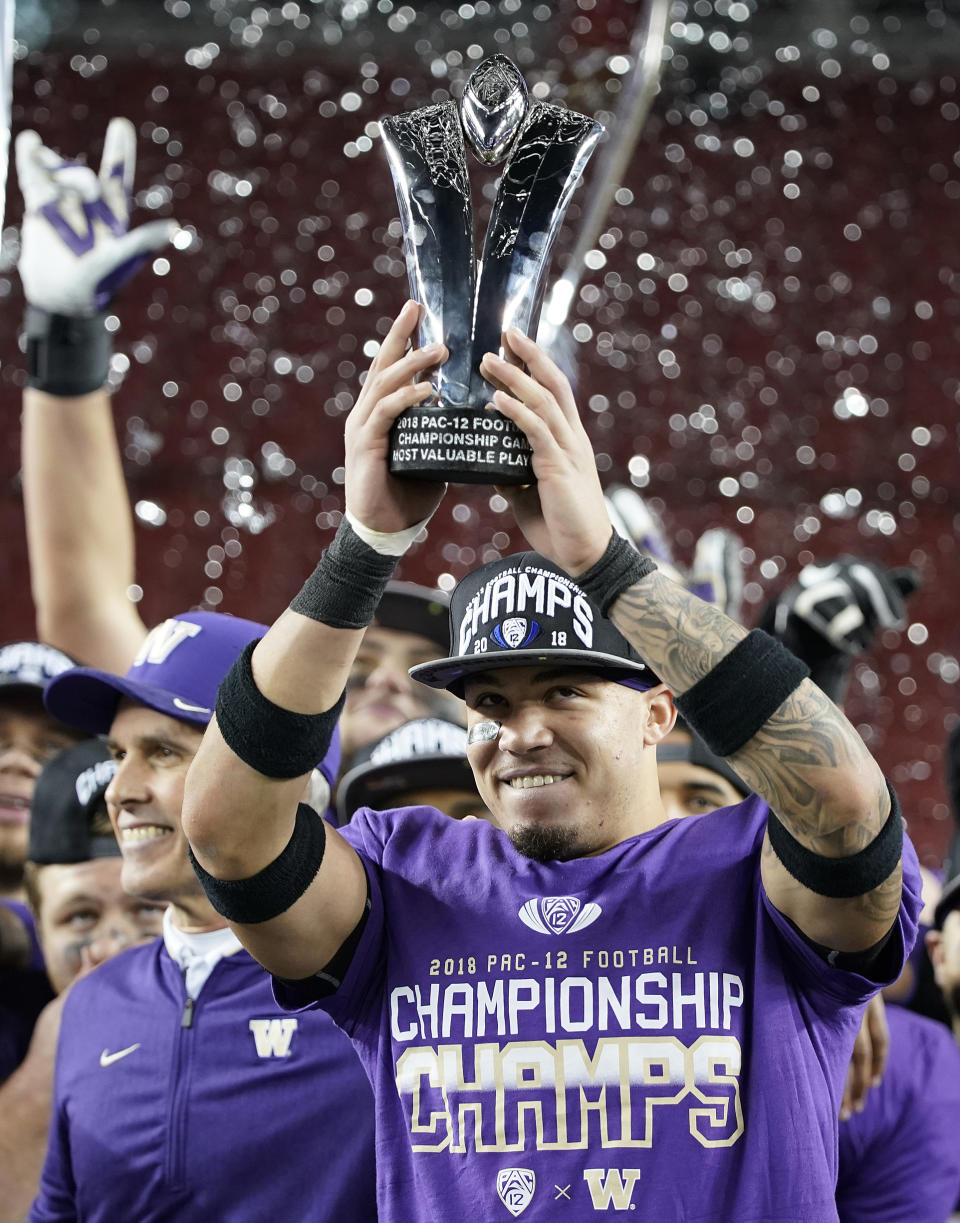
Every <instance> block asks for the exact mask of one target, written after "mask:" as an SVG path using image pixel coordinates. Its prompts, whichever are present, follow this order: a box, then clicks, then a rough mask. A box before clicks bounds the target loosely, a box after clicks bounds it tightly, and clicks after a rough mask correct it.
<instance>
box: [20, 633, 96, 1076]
mask: <svg viewBox="0 0 960 1223" xmlns="http://www.w3.org/2000/svg"><path fill="white" fill-rule="evenodd" d="M72 666H73V662H72V660H71V659H69V658H67V657H66V655H65V654H61V653H60V651H59V650H54V649H52V648H51V647H50V646H48V645H43V644H41V643H40V642H38V641H14V642H9V643H8V644H6V645H2V646H0V1083H2V1082H3V1080H4V1079H5V1078H6V1077H7V1076H8V1075H9V1074H10V1073H11V1071H13V1069H14V1068H15V1067H16V1066H17V1065H19V1063H20V1062H21V1060H22V1059H23V1057H24V1055H25V1054H26V1052H27V1047H28V1045H29V1043H30V1034H31V1033H32V1031H33V1026H34V1024H35V1023H36V1020H37V1016H38V1015H39V1014H40V1012H41V1011H42V1010H43V1008H44V1007H45V1006H46V1005H47V1003H48V1002H49V1001H50V999H51V998H52V997H53V994H52V993H51V992H50V985H49V982H48V981H47V975H46V973H45V971H44V966H43V955H42V953H41V951H40V944H39V942H38V940H37V934H36V928H35V923H34V919H33V914H32V913H31V911H30V907H29V906H28V905H27V904H26V893H25V891H24V886H23V866H24V861H25V859H26V856H27V838H28V835H29V824H30V804H31V801H32V799H33V790H34V786H35V785H36V781H37V777H38V776H39V774H40V770H41V768H42V767H43V765H44V763H45V762H46V761H48V760H49V759H50V758H51V757H52V756H54V755H55V754H56V753H57V752H59V751H61V750H62V749H63V748H65V747H69V746H70V744H72V743H76V742H77V740H78V738H80V737H82V736H79V735H78V734H77V732H76V731H75V730H74V729H73V728H72V727H68V726H64V725H63V724H62V723H60V722H58V721H57V720H56V719H55V718H53V717H51V715H50V714H48V713H47V711H46V710H45V709H44V707H43V689H44V685H45V684H46V683H47V682H48V681H49V680H50V679H51V678H52V677H53V676H54V675H57V674H59V673H60V672H61V671H64V670H66V669H67V668H68V667H72Z"/></svg>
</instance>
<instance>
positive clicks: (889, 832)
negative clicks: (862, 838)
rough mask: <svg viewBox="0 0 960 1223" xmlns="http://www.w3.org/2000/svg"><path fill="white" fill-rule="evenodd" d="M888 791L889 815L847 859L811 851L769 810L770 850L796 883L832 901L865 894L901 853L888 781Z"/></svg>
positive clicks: (900, 836) (896, 813)
mask: <svg viewBox="0 0 960 1223" xmlns="http://www.w3.org/2000/svg"><path fill="white" fill-rule="evenodd" d="M887 790H888V791H889V792H890V815H889V816H888V817H887V820H886V823H885V824H884V825H883V827H882V828H881V829H880V831H879V832H878V833H877V835H876V836H875V837H874V838H873V840H872V841H871V842H870V844H869V845H867V846H866V848H864V849H861V850H859V851H858V852H857V853H855V854H851V855H850V856H849V857H847V858H828V857H826V856H825V855H823V854H817V853H814V852H813V850H812V849H808V848H807V847H806V845H803V844H801V842H800V841H798V840H797V839H796V837H795V836H794V835H793V834H792V833H791V832H789V831H788V830H787V829H786V828H785V827H784V825H783V824H782V823H781V821H780V820H779V819H778V818H777V816H776V815H775V814H774V812H772V811H771V812H770V816H769V818H768V819H767V834H768V835H769V837H770V844H771V845H772V846H773V852H774V853H775V854H776V855H777V857H778V858H779V859H780V861H781V862H782V863H783V865H784V867H785V868H786V870H788V871H789V872H790V874H791V875H792V876H793V877H794V879H796V880H797V882H798V883H802V884H803V886H804V887H805V888H809V889H810V891H811V892H816V893H817V895H818V896H829V897H831V898H833V899H834V900H844V899H849V898H850V897H851V896H865V895H866V894H867V892H872V891H873V889H874V888H877V887H879V886H880V884H881V883H883V881H884V880H885V879H887V878H889V876H890V873H891V872H892V871H893V870H894V868H895V867H896V865H897V863H898V862H899V861H900V856H901V854H902V853H903V820H902V818H901V815H900V802H899V800H898V799H897V795H896V792H895V791H894V789H893V786H891V785H890V783H889V782H887Z"/></svg>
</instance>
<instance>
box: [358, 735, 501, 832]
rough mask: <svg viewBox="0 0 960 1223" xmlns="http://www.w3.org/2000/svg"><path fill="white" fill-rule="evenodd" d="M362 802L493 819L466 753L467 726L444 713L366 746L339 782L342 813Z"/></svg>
mask: <svg viewBox="0 0 960 1223" xmlns="http://www.w3.org/2000/svg"><path fill="white" fill-rule="evenodd" d="M360 807H373V808H376V809H377V810H383V809H384V808H386V807H434V808H436V810H437V811H442V812H443V814H444V815H449V816H450V818H451V819H454V820H463V819H489V818H490V812H489V811H488V810H487V809H486V807H485V806H484V805H483V800H482V799H481V798H480V794H479V792H478V791H477V783H476V780H475V778H474V776H473V770H472V769H471V768H470V762H469V760H468V759H467V732H466V731H465V730H464V728H463V727H462V726H459V725H458V724H457V723H456V722H445V721H443V719H442V718H417V719H415V720H414V721H413V722H406V723H404V725H403V726H400V727H398V729H397V730H394V731H391V732H390V734H389V735H384V737H383V738H382V739H378V740H377V742H376V743H374V744H373V745H372V746H371V747H366V748H361V750H360V751H359V752H357V753H356V755H355V756H354V758H353V760H352V761H351V762H350V764H349V765H348V766H347V767H346V768H345V769H344V770H343V774H342V776H341V778H340V784H339V785H338V786H337V815H338V817H339V822H340V823H341V824H348V823H349V822H350V817H351V816H352V815H353V813H354V811H357V810H358V809H359V808H360Z"/></svg>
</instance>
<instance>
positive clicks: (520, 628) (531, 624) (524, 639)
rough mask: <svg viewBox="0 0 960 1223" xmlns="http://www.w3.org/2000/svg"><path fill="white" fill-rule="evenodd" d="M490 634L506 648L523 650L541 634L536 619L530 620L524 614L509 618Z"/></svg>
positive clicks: (498, 643)
mask: <svg viewBox="0 0 960 1223" xmlns="http://www.w3.org/2000/svg"><path fill="white" fill-rule="evenodd" d="M490 636H491V637H492V638H493V640H494V641H495V642H496V643H497V645H499V646H503V648H504V649H505V650H522V649H523V647H524V646H527V645H529V644H530V642H531V641H536V639H537V638H538V637H539V636H540V625H539V624H537V622H536V620H529V621H528V620H525V619H524V618H523V616H511V617H510V619H509V620H504V621H503V622H502V623H500V624H498V625H497V627H496V628H495V629H494V630H493V632H492V633H491V634H490Z"/></svg>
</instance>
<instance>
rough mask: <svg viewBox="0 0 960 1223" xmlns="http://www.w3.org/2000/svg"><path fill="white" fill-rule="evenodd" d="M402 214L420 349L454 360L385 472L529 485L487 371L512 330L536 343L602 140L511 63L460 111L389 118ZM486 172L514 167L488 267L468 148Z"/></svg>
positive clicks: (526, 457) (525, 461)
mask: <svg viewBox="0 0 960 1223" xmlns="http://www.w3.org/2000/svg"><path fill="white" fill-rule="evenodd" d="M380 130H381V133H382V135H383V141H384V144H385V146H386V149H387V155H388V157H389V159H390V168H391V170H392V172H393V181H394V186H395V187H396V191H397V200H398V203H399V205H400V219H401V223H402V226H403V242H404V252H405V255H406V260H407V272H408V274H409V277H410V291H411V295H412V296H413V297H414V298H415V300H416V301H418V302H419V303H420V304H421V305H422V306H423V307H424V309H423V311H422V318H421V322H420V332H419V342H420V344H421V346H423V345H426V344H430V343H433V342H434V341H437V340H439V341H442V342H443V343H444V344H446V346H447V348H448V349H449V352H450V357H449V360H448V361H447V362H446V363H445V364H444V365H442V366H440V367H439V368H438V369H437V370H436V372H435V374H434V376H433V379H432V383H433V388H434V396H433V398H432V399H431V400H430V401H429V402H427V403H425V404H422V405H420V406H418V407H415V408H411V409H409V410H408V411H406V412H404V413H403V415H402V416H401V417H400V418H399V419H398V421H397V423H396V425H395V426H394V429H393V432H392V434H391V439H390V470H391V471H392V472H394V473H395V474H396V475H402V476H408V477H410V478H415V479H423V480H436V481H449V482H451V483H455V484H529V483H530V482H531V481H532V480H533V473H532V470H531V465H530V446H529V443H528V442H527V439H526V437H525V436H524V435H523V433H521V432H520V430H518V429H517V428H516V426H515V425H514V424H513V423H512V422H511V421H509V420H507V418H506V417H504V416H502V415H501V414H500V413H499V412H496V411H494V410H492V409H489V408H488V407H487V404H489V403H490V400H491V397H492V395H493V389H494V388H493V387H492V386H490V384H489V383H488V382H487V381H486V380H485V379H484V378H483V377H482V376H481V375H480V371H479V364H480V360H481V358H482V357H483V354H484V353H486V352H500V353H502V347H501V335H502V333H503V331H504V329H505V328H507V327H511V326H515V327H519V328H520V330H521V331H523V332H525V333H526V334H527V335H532V334H534V333H535V330H536V326H537V320H538V317H539V313H540V303H541V300H542V297H543V290H544V279H545V277H546V273H547V268H548V266H549V264H550V255H551V252H552V250H553V244H554V241H555V239H556V236H557V233H558V232H559V230H560V226H561V224H562V222H563V217H564V213H565V212H566V210H567V205H568V204H569V202H570V197H571V195H572V194H573V190H574V188H575V187H576V185H577V183H578V181H579V179H580V176H581V174H582V173H583V168H584V166H585V165H586V163H587V161H588V160H589V158H590V154H591V153H592V152H593V150H594V147H595V145H596V143H597V140H598V139H599V138H600V135H601V133H602V131H603V128H602V126H601V125H600V124H599V123H597V122H595V121H594V120H593V119H589V118H587V116H586V115H581V114H577V112H576V111H571V110H566V109H565V108H563V107H561V106H552V105H549V104H547V103H543V102H536V103H534V104H533V105H532V106H531V105H530V102H529V98H528V95H527V87H526V84H525V83H524V80H523V77H522V76H521V75H520V72H519V71H518V69H517V68H516V66H515V65H514V64H513V63H512V62H511V61H510V60H509V59H507V57H506V56H504V55H494V56H492V57H491V58H490V59H486V60H484V61H483V63H482V64H480V65H479V67H478V68H477V69H476V70H475V71H474V72H473V73H472V75H471V76H470V79H469V80H468V82H467V86H466V89H465V90H464V94H463V98H462V100H461V102H460V105H459V107H458V106H457V105H456V103H454V102H443V103H441V104H439V105H436V106H425V107H423V108H422V109H420V110H414V111H409V112H408V113H406V114H402V115H392V116H390V117H389V118H386V119H383V120H381V123H380ZM464 136H466V140H467V143H469V145H470V148H471V149H472V150H473V152H474V153H475V154H476V156H477V157H478V158H479V160H480V161H481V162H483V164H484V165H487V166H493V165H497V164H499V163H500V162H501V161H503V159H504V158H505V157H508V154H509V157H508V160H507V164H506V166H505V167H504V170H503V174H502V175H501V178H500V182H499V185H498V188H497V196H496V200H495V201H494V205H493V210H492V212H491V216H490V222H489V224H488V226H487V233H486V236H485V238H484V242H483V252H482V254H481V256H480V261H479V265H478V264H477V261H476V258H475V254H474V237H473V209H472V207H471V199H470V178H469V175H468V173H467V160H466V153H465V145H464Z"/></svg>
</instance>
